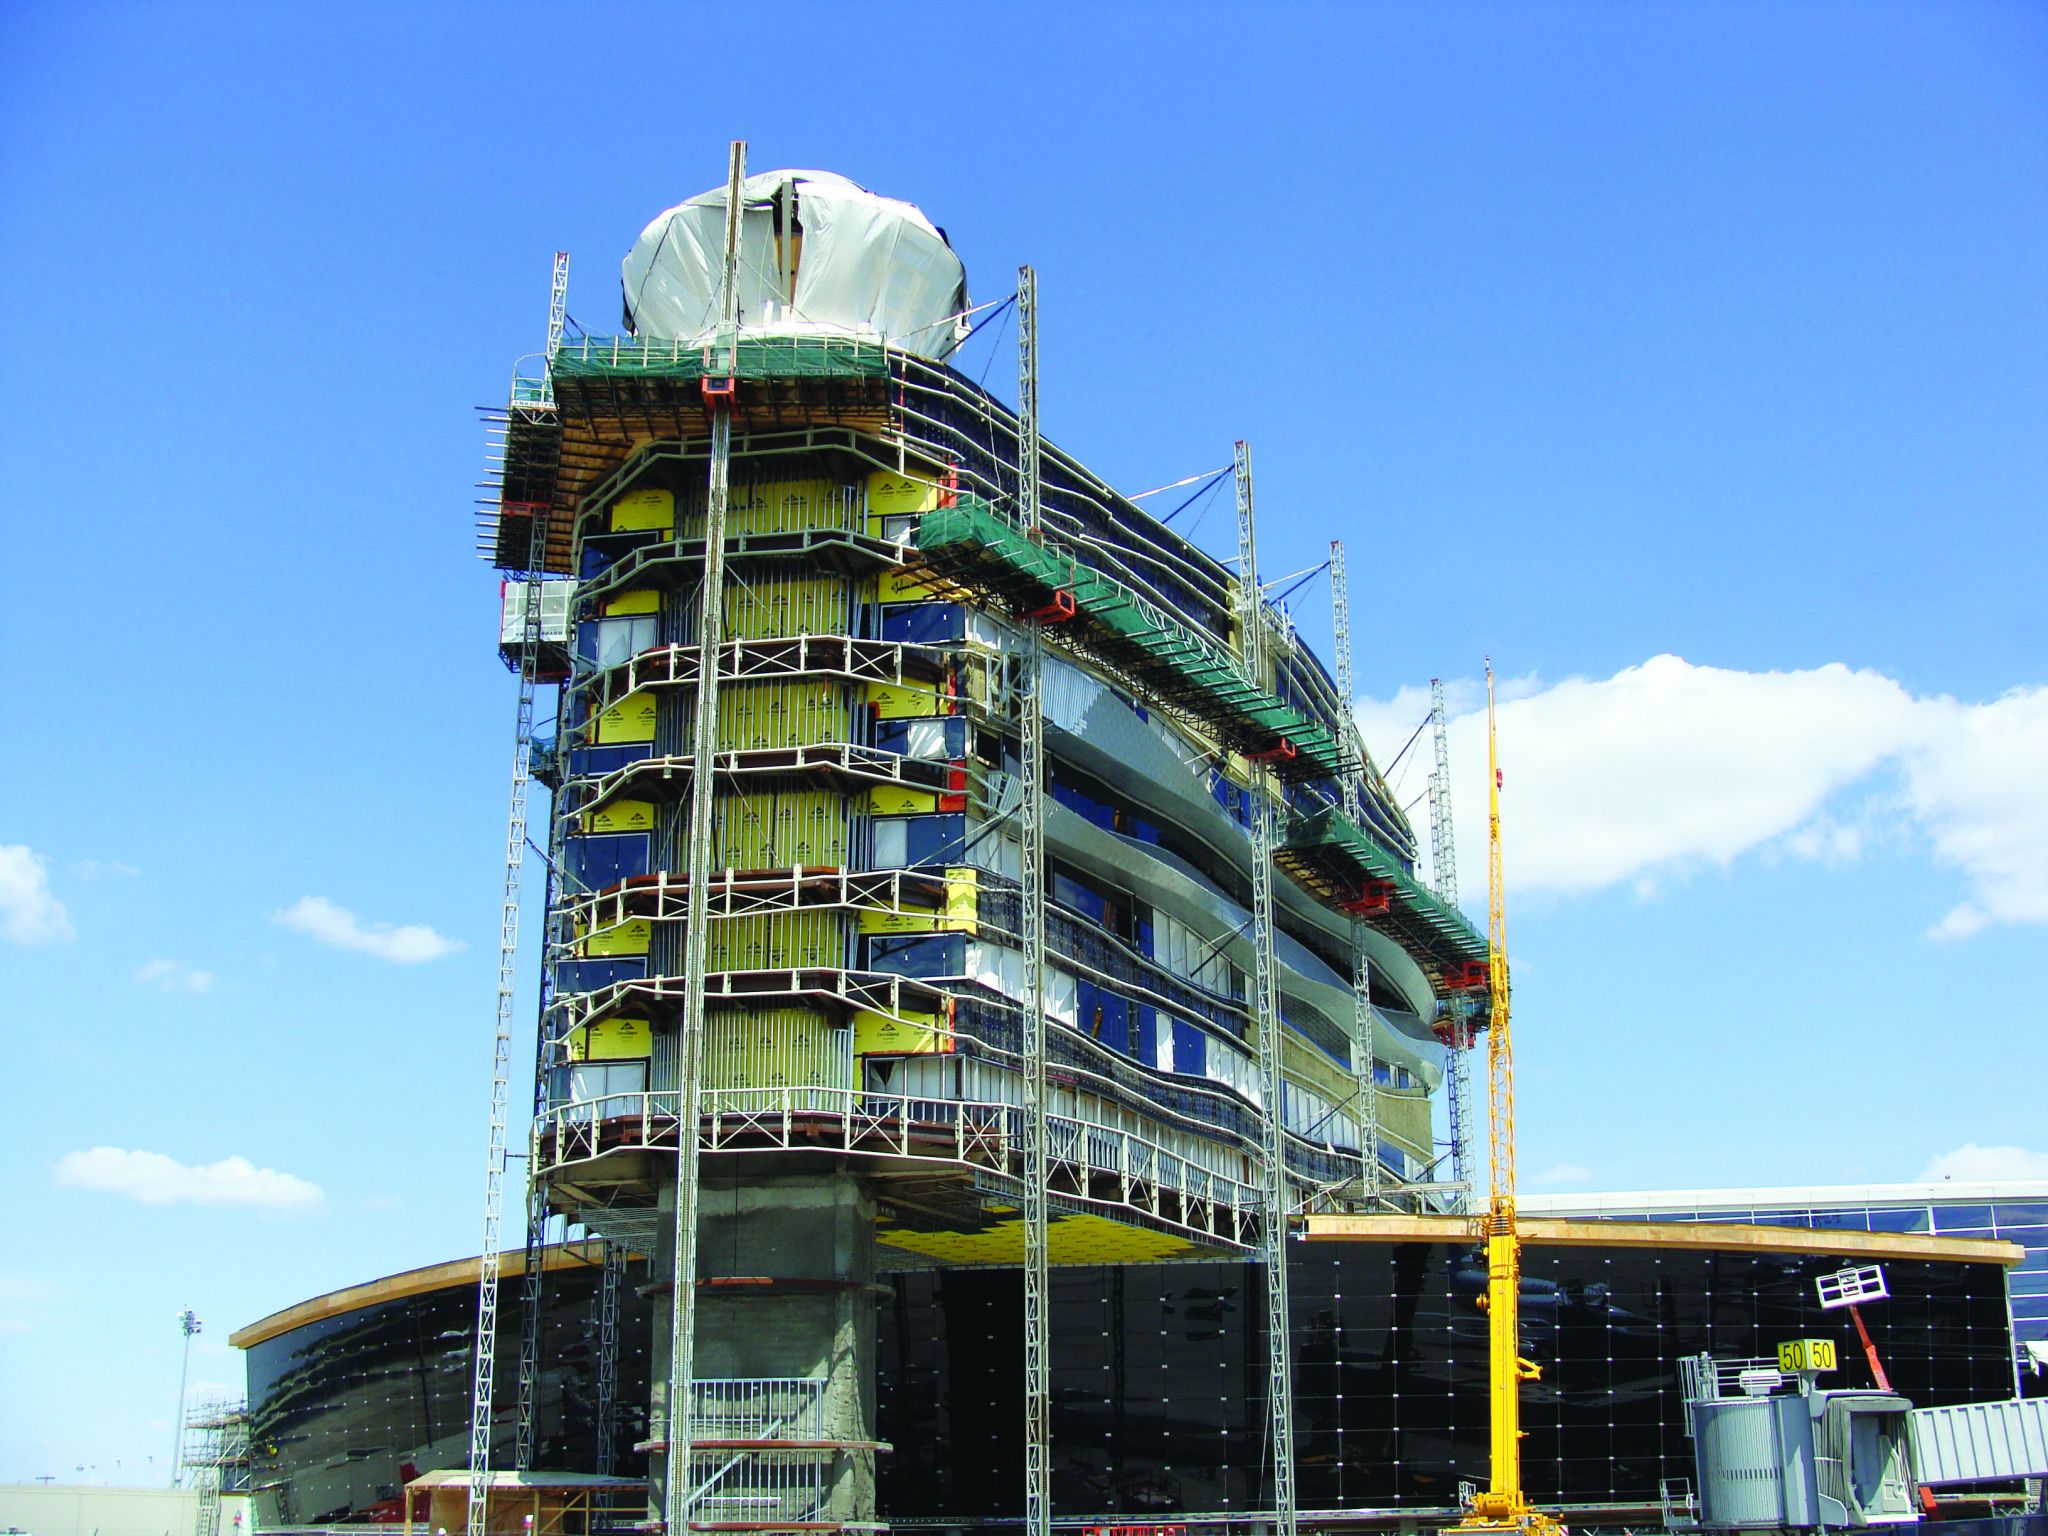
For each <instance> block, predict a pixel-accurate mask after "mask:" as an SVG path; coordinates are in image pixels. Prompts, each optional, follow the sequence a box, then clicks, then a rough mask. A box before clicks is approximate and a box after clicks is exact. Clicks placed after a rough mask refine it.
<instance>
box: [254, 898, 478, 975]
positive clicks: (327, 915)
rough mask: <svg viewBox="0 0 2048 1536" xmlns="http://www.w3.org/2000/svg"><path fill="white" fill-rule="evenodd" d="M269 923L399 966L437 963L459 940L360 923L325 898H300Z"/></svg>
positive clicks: (420, 926)
mask: <svg viewBox="0 0 2048 1536" xmlns="http://www.w3.org/2000/svg"><path fill="white" fill-rule="evenodd" d="M271 921H272V922H276V923H282V924H283V925H284V926H285V927H287V928H290V929H293V930H294V931H296V932H299V933H303V934H305V935H306V936H307V937H309V938H312V939H315V940H317V941H318V942H320V943H322V944H329V945H332V946H333V947H334V948H336V949H354V950H360V951H361V952H362V953H364V954H366V955H375V956H376V957H377V958H378V959H379V960H390V961H393V962H395V963H397V964H399V965H417V964H419V963H420V962H421V961H423V960H438V959H440V958H441V957H442V956H443V955H452V954H454V953H455V952H456V951H457V950H459V949H461V948H462V943H461V941H460V940H458V939H451V938H447V937H445V936H443V935H441V934H438V933H436V932H434V930H433V929H431V928H429V927H427V926H426V925H425V924H424V923H405V924H402V925H397V926H394V925H393V924H391V923H364V922H362V921H361V920H360V919H358V918H357V917H356V915H355V913H353V912H351V911H349V909H348V908H347V907H342V906H337V905H335V903H333V902H331V901H329V900H328V899H327V898H326V897H325V896H301V897H300V898H299V899H298V900H297V901H295V902H293V903H292V904H291V905H290V906H288V907H286V908H285V909H284V910H283V911H282V912H273V913H272V914H271Z"/></svg>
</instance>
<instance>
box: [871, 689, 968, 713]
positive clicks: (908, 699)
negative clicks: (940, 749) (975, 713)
mask: <svg viewBox="0 0 2048 1536" xmlns="http://www.w3.org/2000/svg"><path fill="white" fill-rule="evenodd" d="M867 695H868V698H867V701H868V703H869V704H871V705H873V706H874V709H875V713H876V714H877V715H878V716H879V717H880V718H882V719H884V720H924V719H928V718H930V717H931V716H933V715H943V714H946V713H947V712H948V710H947V705H948V704H949V703H950V702H951V701H950V700H948V699H947V698H946V696H945V695H944V694H942V693H940V692H939V685H938V684H937V683H918V682H909V683H869V684H868V688H867Z"/></svg>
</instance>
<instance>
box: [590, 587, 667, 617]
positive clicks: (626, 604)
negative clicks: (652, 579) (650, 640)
mask: <svg viewBox="0 0 2048 1536" xmlns="http://www.w3.org/2000/svg"><path fill="white" fill-rule="evenodd" d="M597 611H598V612H599V613H601V614H603V615H604V616H605V617H606V618H608V619H622V618H627V617H630V616H631V615H633V614H636V613H659V612H661V594H660V593H659V592H656V591H654V590H652V589H651V588H647V587H641V588H638V589H636V590H634V591H632V592H621V593H619V594H618V595H617V596H615V597H608V598H606V599H605V600H604V601H603V602H602V603H600V604H598V610H597Z"/></svg>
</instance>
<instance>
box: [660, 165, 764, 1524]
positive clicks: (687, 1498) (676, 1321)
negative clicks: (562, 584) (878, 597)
mask: <svg viewBox="0 0 2048 1536" xmlns="http://www.w3.org/2000/svg"><path fill="white" fill-rule="evenodd" d="M746 176H747V146H746V141H745V140H743V139H735V140H734V141H733V144H732V155H731V159H730V161H729V163H728V165H727V169H726V188H725V262H724V269H723V271H722V273H721V275H720V280H719V321H718V333H717V340H716V342H715V345H714V349H713V351H714V356H715V357H716V358H717V360H718V361H719V362H720V363H721V364H722V367H721V368H720V369H719V371H718V372H717V374H716V375H715V376H714V375H713V373H712V372H711V371H710V370H707V371H706V375H705V385H706V388H705V390H704V403H705V408H706V409H707V410H708V411H709V413H710V416H711V463H710V469H709V477H710V483H709V496H708V498H707V502H706V507H705V516H704V575H703V580H702V583H701V585H700V588H699V593H698V602H697V655H698V667H697V673H698V677H697V699H696V711H697V715H696V719H695V720H694V721H693V722H692V729H691V733H690V753H691V757H690V828H689V838H688V841H687V843H686V844H685V864H686V869H687V876H688V881H689V887H688V892H687V905H686V907H685V918H684V929H683V1012H682V1016H681V1018H680V1019H678V1020H677V1026H676V1027H677V1029H678V1031H679V1034H680V1038H679V1039H678V1040H677V1041H676V1090H677V1091H676V1102H677V1109H678V1127H677V1132H676V1175H675V1214H674V1224H673V1227H672V1230H671V1242H672V1247H673V1249H674V1255H675V1258H674V1265H673V1270H672V1279H673V1284H672V1285H671V1286H670V1288H669V1360H668V1367H669V1370H668V1391H667V1394H666V1396H665V1398H664V1400H663V1404H662V1408H663V1420H664V1422H663V1424H662V1426H661V1429H660V1433H659V1438H660V1439H661V1440H662V1441H663V1445H664V1449H663V1455H664V1456H665V1458H666V1463H665V1467H664V1477H663V1483H662V1520H663V1523H664V1525H665V1528H666V1529H667V1530H668V1531H669V1532H671V1533H672V1536H681V1533H683V1532H686V1531H688V1530H689V1528H690V1505H691V1502H692V1497H693V1493H694V1490H693V1489H692V1488H691V1487H690V1468H691V1462H692V1460H693V1457H692V1454H691V1451H692V1433H691V1424H690V1402H691V1397H692V1394H693V1392H694V1390H695V1383H696V1373H697V1366H696V1362H697V1234H698V1210H697V1193H698V1184H699V1180H698V1174H699V1162H698V1156H699V1154H698V1120H699V1117H700V1114H701V1106H702V1102H703V1077H704V974H705V971H706V969H707V967H708V964H709V958H710V951H709V941H710V934H709V932H708V929H709V927H710V921H711V903H710V892H709V886H710V884H711V818H712V811H713V799H714V795H715V793H716V789H715V781H716V778H717V775H716V774H715V772H714V771H713V759H714V757H715V756H716V755H717V751H718V673H719V644H720V641H721V639H722V636H721V634H720V621H721V619H722V617H723V615H724V612H725V525H726V514H727V510H728V507H729V504H730V501H731V495H732V390H731V385H732V380H733V376H734V374H735V373H736V372H737V371H738V358H739V259H740V195H741V186H742V183H744V182H745V180H746ZM714 383H718V384H722V385H723V386H725V387H724V388H722V389H714V388H712V387H711V386H712V385H713V384H714Z"/></svg>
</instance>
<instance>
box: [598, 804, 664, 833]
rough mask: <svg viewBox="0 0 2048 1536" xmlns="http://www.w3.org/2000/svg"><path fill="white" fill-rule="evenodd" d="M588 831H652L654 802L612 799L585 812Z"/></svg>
mask: <svg viewBox="0 0 2048 1536" xmlns="http://www.w3.org/2000/svg"><path fill="white" fill-rule="evenodd" d="M583 830H584V831H586V832H652V831H653V830H654V804H653V802H652V801H648V800H610V801H607V802H606V803H605V804H603V805H601V806H599V807H598V808H597V809H596V810H594V811H585V812H584V813H583Z"/></svg>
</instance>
